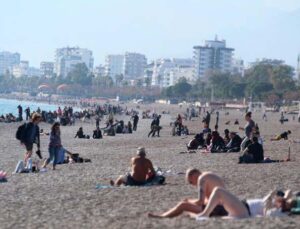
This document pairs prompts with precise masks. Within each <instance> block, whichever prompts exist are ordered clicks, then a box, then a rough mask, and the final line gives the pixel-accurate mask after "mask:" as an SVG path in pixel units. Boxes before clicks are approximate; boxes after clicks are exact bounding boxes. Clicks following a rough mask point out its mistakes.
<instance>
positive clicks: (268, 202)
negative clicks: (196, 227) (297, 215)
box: [190, 187, 300, 220]
mask: <svg viewBox="0 0 300 229" xmlns="http://www.w3.org/2000/svg"><path fill="white" fill-rule="evenodd" d="M299 201H300V200H299V197H296V198H292V193H291V191H290V190H288V191H286V192H285V194H284V196H282V195H279V193H278V192H277V191H272V192H271V193H269V194H268V195H267V196H266V197H265V198H263V199H249V200H242V201H241V200H239V199H238V198H237V197H236V196H234V195H233V194H232V193H230V192H229V191H228V190H225V189H224V188H222V187H216V188H215V189H214V191H213V192H212V194H211V196H210V198H209V200H208V204H207V205H206V207H205V209H204V210H203V212H202V213H200V214H198V215H197V214H190V215H191V217H194V218H197V219H199V220H201V219H203V218H205V217H209V215H210V213H211V212H212V211H213V209H214V208H215V207H216V206H217V205H222V206H223V207H224V208H225V209H226V211H227V212H228V216H227V217H226V218H231V219H233V218H235V219H240V218H248V217H257V216H258V217H261V216H285V215H286V213H289V212H294V211H295V210H297V208H298V207H299V206H298V205H299V203H298V202H299Z"/></svg>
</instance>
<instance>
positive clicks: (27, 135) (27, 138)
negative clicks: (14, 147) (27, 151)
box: [21, 122, 40, 147]
mask: <svg viewBox="0 0 300 229" xmlns="http://www.w3.org/2000/svg"><path fill="white" fill-rule="evenodd" d="M33 131H35V134H34V136H32V132H33ZM21 142H22V143H28V144H33V143H36V144H37V145H38V147H40V128H39V126H38V125H34V124H33V123H32V122H29V123H27V124H26V127H25V130H24V131H23V134H22V137H21Z"/></svg>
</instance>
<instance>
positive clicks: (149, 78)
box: [145, 76, 151, 87]
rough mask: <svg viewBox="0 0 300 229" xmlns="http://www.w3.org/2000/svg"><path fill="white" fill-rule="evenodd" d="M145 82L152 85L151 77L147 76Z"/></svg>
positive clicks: (147, 85)
mask: <svg viewBox="0 0 300 229" xmlns="http://www.w3.org/2000/svg"><path fill="white" fill-rule="evenodd" d="M145 84H146V87H150V85H151V77H150V76H147V77H146V78H145Z"/></svg>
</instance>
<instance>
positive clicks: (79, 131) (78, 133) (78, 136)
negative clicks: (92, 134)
mask: <svg viewBox="0 0 300 229" xmlns="http://www.w3.org/2000/svg"><path fill="white" fill-rule="evenodd" d="M74 138H87V136H86V135H84V134H83V129H82V127H79V129H78V131H77V133H76V135H75V137H74Z"/></svg>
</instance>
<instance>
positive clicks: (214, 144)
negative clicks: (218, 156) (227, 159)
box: [207, 131, 225, 153]
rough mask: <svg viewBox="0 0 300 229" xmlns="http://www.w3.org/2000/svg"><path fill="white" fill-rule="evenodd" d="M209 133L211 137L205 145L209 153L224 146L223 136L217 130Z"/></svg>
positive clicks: (220, 149) (218, 150)
mask: <svg viewBox="0 0 300 229" xmlns="http://www.w3.org/2000/svg"><path fill="white" fill-rule="evenodd" d="M211 135H212V138H211V140H210V144H209V145H208V146H207V150H208V151H209V152H211V153H216V152H221V151H222V150H223V149H224V148H225V143H224V140H223V138H222V137H221V136H220V135H219V133H218V132H217V131H213V132H212V133H211Z"/></svg>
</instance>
